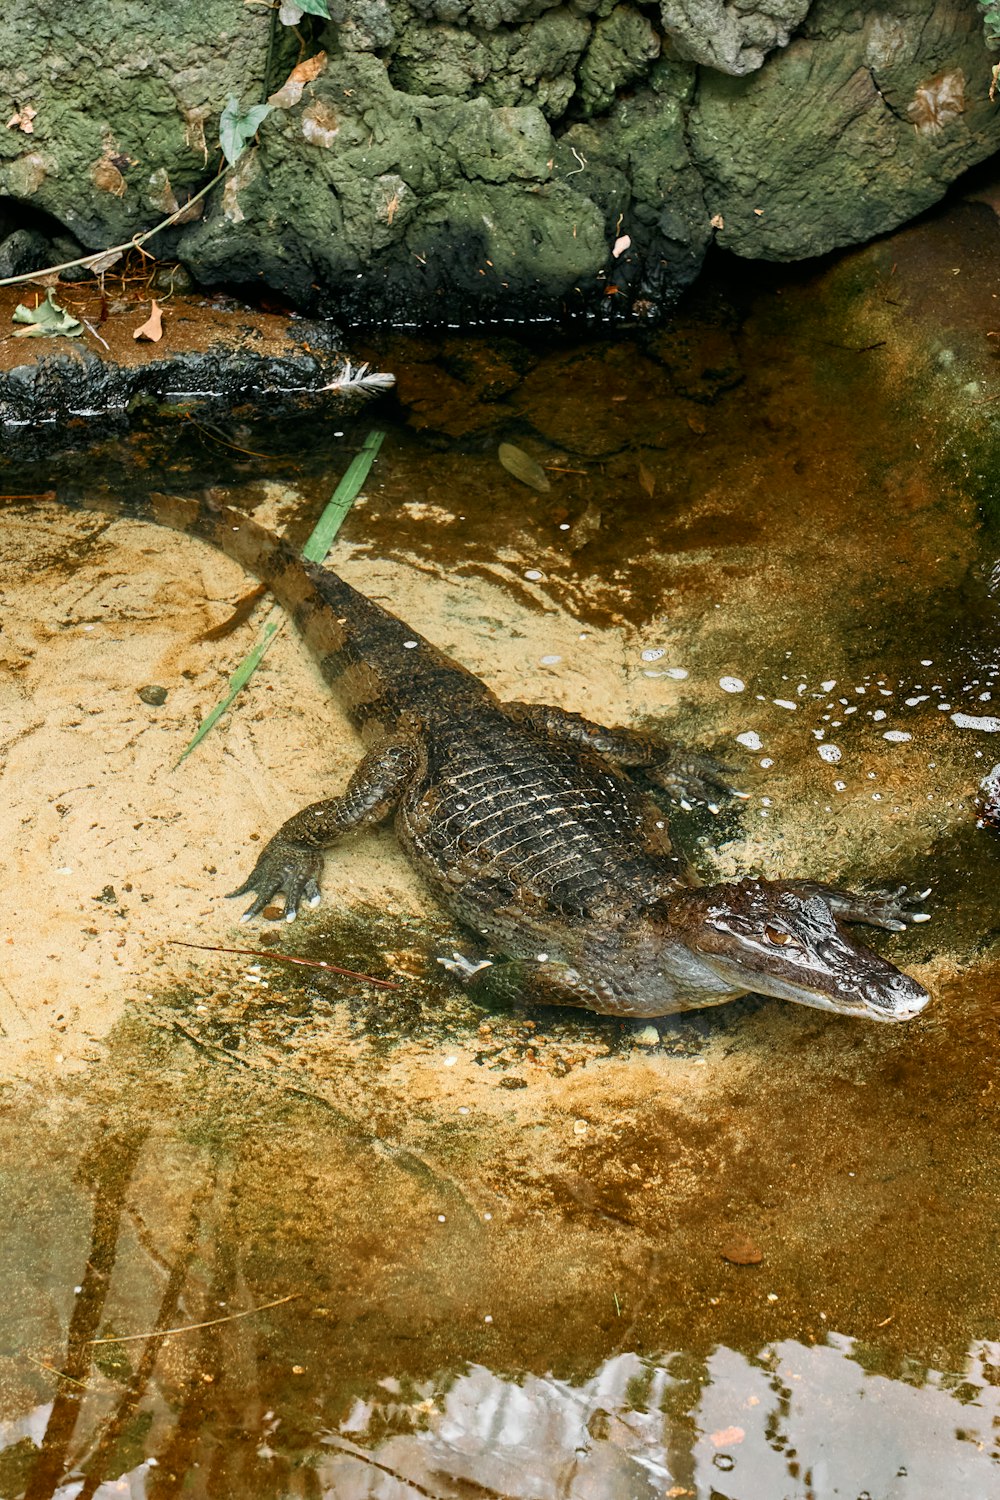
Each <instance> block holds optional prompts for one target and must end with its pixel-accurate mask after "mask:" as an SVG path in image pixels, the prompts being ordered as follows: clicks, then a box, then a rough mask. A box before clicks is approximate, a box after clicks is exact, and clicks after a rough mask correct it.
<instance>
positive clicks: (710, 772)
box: [646, 751, 747, 812]
mask: <svg viewBox="0 0 1000 1500" xmlns="http://www.w3.org/2000/svg"><path fill="white" fill-rule="evenodd" d="M646 775H647V776H648V777H649V779H650V780H651V781H652V782H653V783H654V785H656V786H658V787H661V788H662V789H663V791H665V792H666V793H667V795H668V796H669V797H670V798H671V799H672V801H674V802H678V803H679V804H680V805H681V807H683V808H689V807H690V806H691V805H692V804H693V803H696V802H698V803H701V804H702V805H704V806H707V807H710V808H711V809H712V811H713V812H715V811H717V808H718V797H719V793H720V792H721V793H724V794H725V795H726V796H727V797H740V798H744V797H746V795H747V793H746V792H741V791H739V790H738V788H737V787H735V786H733V784H732V780H731V778H732V777H733V776H735V775H736V768H735V766H727V765H725V764H724V763H723V762H722V761H719V760H716V759H715V758H714V757H713V756H711V755H698V754H695V753H693V752H691V751H675V752H674V753H673V754H672V755H668V756H667V757H666V758H665V759H664V760H661V761H658V762H657V763H656V764H655V765H653V766H650V767H649V768H648V770H647V771H646Z"/></svg>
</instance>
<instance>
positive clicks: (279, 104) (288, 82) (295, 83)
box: [267, 52, 326, 109]
mask: <svg viewBox="0 0 1000 1500" xmlns="http://www.w3.org/2000/svg"><path fill="white" fill-rule="evenodd" d="M325 67H326V53H325V52H317V53H316V55H315V57H307V58H306V60H305V62H300V63H299V64H298V66H297V67H295V68H293V69H292V71H291V72H290V73H289V75H288V77H287V78H286V79H285V81H284V83H283V84H282V85H281V88H280V89H276V90H275V92H274V93H273V94H271V96H270V97H269V99H268V101H267V102H268V104H273V106H274V108H275V109H291V108H292V106H293V105H295V104H298V102H299V100H300V99H301V98H302V90H303V89H304V88H305V86H306V84H307V83H312V81H313V79H314V78H318V77H319V75H320V74H321V73H322V71H323V69H324V68H325Z"/></svg>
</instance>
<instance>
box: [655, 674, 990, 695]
mask: <svg viewBox="0 0 1000 1500" xmlns="http://www.w3.org/2000/svg"><path fill="white" fill-rule="evenodd" d="M663 675H664V676H665V677H672V678H673V679H674V681H675V682H683V681H684V679H685V677H687V675H688V669H687V667H668V668H667V670H666V672H665V673H664V674H663ZM986 697H987V698H988V697H989V693H987V694H986Z"/></svg>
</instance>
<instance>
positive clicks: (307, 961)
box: [167, 938, 399, 990]
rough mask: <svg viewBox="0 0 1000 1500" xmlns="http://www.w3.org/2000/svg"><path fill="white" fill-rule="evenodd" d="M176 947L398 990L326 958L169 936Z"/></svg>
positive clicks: (383, 980)
mask: <svg viewBox="0 0 1000 1500" xmlns="http://www.w3.org/2000/svg"><path fill="white" fill-rule="evenodd" d="M167 942H168V943H169V944H171V946H172V947H174V948H200V949H201V950H202V952H204V953H243V954H245V955H246V957H247V958H273V959H276V960H277V961H278V963H282V964H301V965H302V966H303V968H306V969H325V970H326V972H327V973H328V974H343V975H344V977H345V978H346V979H363V980H364V982H365V984H374V985H377V986H378V988H379V989H380V990H398V989H399V985H398V984H394V983H393V982H392V980H391V979H373V978H372V976H371V975H370V974H359V973H358V972H357V970H356V969H338V967H337V965H336V964H328V963H327V962H326V959H324V958H296V957H295V955H294V954H291V953H272V952H271V951H270V950H269V949H267V948H224V947H222V946H221V944H218V943H185V942H182V940H181V939H180V938H167Z"/></svg>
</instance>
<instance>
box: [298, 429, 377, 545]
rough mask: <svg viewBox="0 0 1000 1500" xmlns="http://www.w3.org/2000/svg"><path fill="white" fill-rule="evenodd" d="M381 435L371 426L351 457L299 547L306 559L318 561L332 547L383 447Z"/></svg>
mask: <svg viewBox="0 0 1000 1500" xmlns="http://www.w3.org/2000/svg"><path fill="white" fill-rule="evenodd" d="M384 438H385V433H384V432H379V431H378V429H377V428H375V429H373V430H372V431H371V432H370V433H369V434H368V436H367V437H366V438H365V440H364V442H363V443H362V444H361V447H360V448H359V449H358V451H357V453H356V454H355V455H354V457H353V458H352V460H351V463H350V466H349V468H348V470H347V473H346V474H345V475H344V477H343V479H342V480H341V481H340V483H339V484H338V485H337V488H336V489H335V490H334V492H333V494H332V495H331V496H330V499H329V502H328V504H327V505H326V507H325V508H324V511H323V514H322V515H321V516H320V518H319V520H318V521H317V522H316V525H315V526H314V527H313V529H312V531H311V533H310V535H309V540H308V541H307V542H306V544H305V546H304V547H303V548H302V556H303V557H304V558H305V559H306V560H307V561H308V562H315V563H321V562H322V561H323V559H324V558H325V557H326V554H327V553H328V552H329V550H330V548H331V547H332V546H333V543H334V538H335V537H336V535H337V532H338V531H339V530H340V528H341V525H342V524H343V521H344V517H345V516H346V515H347V512H348V511H349V510H350V508H351V506H352V505H353V504H354V502H355V500H356V499H357V497H358V491H359V490H360V489H361V486H362V485H363V484H364V482H365V480H366V479H367V478H368V471H369V469H370V468H371V466H372V464H373V463H374V462H375V457H376V455H377V453H378V450H379V449H380V448H381V446H382V442H383V439H384Z"/></svg>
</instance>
